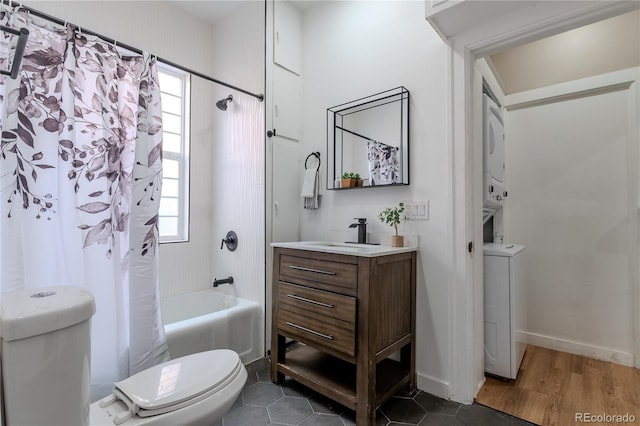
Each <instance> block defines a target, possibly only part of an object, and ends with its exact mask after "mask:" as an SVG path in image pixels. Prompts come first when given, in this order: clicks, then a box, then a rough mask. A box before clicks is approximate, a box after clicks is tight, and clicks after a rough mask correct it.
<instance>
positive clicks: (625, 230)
mask: <svg viewBox="0 0 640 426" xmlns="http://www.w3.org/2000/svg"><path fill="white" fill-rule="evenodd" d="M639 71H640V70H638V69H637V68H636V69H635V70H632V71H631V72H627V73H613V74H609V75H607V76H606V78H604V77H594V78H589V79H584V80H580V81H577V82H572V83H565V84H559V85H555V86H550V87H548V88H545V89H544V90H538V91H535V92H528V93H521V94H518V97H516V96H515V95H514V96H507V97H506V102H507V108H509V103H513V102H521V101H523V100H525V99H526V100H527V102H530V103H528V104H526V107H523V108H520V109H516V110H510V111H508V112H507V113H506V114H505V134H506V136H507V143H506V182H507V183H508V190H509V197H508V198H507V199H506V202H505V208H504V219H505V237H506V241H509V242H515V243H519V244H524V245H525V246H527V249H526V251H525V253H524V260H525V265H526V277H527V278H526V288H527V290H526V293H527V313H528V318H527V320H528V328H527V331H528V332H529V341H530V343H532V344H536V345H540V346H544V347H551V348H555V349H559V350H563V351H568V352H572V353H578V354H581V355H586V356H589V357H595V358H600V359H604V360H607V361H613V362H617V363H621V364H626V365H632V364H633V352H634V336H633V312H634V309H636V308H637V307H634V306H633V305H632V303H633V302H632V301H633V300H634V298H633V297H632V295H633V288H634V286H635V285H636V284H635V283H636V280H637V269H638V248H637V232H638V228H637V223H635V220H634V217H635V215H634V213H633V211H634V209H636V208H637V202H638V195H637V182H636V179H637V173H638V158H637V153H638V147H637V144H638V138H637V132H638V130H637V126H638V121H637V113H636V112H635V110H634V109H631V110H630V106H631V107H632V108H634V107H633V105H634V100H635V99H637V96H638V92H637V87H636V86H637V79H638V76H639V75H640V73H639ZM616 76H619V77H616ZM634 80H635V81H636V83H635V84H631V85H630V86H628V87H626V88H625V87H621V88H618V89H614V90H611V89H609V90H606V89H605V90H600V91H596V92H594V93H590V94H588V95H582V96H567V95H568V94H570V93H572V92H575V91H577V90H585V89H596V88H599V87H601V86H605V87H606V86H607V85H610V84H611V83H615V82H624V81H634ZM559 95H564V96H563V97H562V98H559V99H553V97H555V96H559ZM634 128H635V129H636V130H635V136H634V135H633V133H632V132H631V131H630V130H631V129H634ZM634 206H635V207H634ZM636 219H637V218H636Z"/></svg>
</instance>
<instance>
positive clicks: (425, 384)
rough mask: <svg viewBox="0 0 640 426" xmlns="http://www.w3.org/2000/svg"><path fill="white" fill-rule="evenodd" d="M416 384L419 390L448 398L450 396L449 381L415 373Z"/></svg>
mask: <svg viewBox="0 0 640 426" xmlns="http://www.w3.org/2000/svg"><path fill="white" fill-rule="evenodd" d="M416 376H417V382H418V383H417V385H418V389H420V390H421V391H424V392H427V393H430V394H432V395H435V396H439V397H440V398H444V399H447V400H448V399H449V398H450V397H451V389H450V388H449V382H445V381H443V380H440V379H436V378H434V377H431V376H429V375H426V374H423V373H417V374H416Z"/></svg>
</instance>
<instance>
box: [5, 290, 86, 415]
mask: <svg viewBox="0 0 640 426" xmlns="http://www.w3.org/2000/svg"><path fill="white" fill-rule="evenodd" d="M0 312H1V314H0V318H1V323H0V327H1V329H2V350H1V353H2V374H3V392H2V393H3V396H4V415H5V421H6V424H5V426H18V425H32V426H39V425H42V426H45V425H46V426H57V425H60V426H69V425H88V424H89V405H90V399H89V389H90V385H91V323H90V320H91V316H92V315H93V314H94V313H95V302H94V300H93V296H91V294H90V293H89V292H87V291H86V290H84V289H83V288H80V287H74V286H59V287H48V288H43V289H19V290H14V291H12V292H9V293H3V294H2V302H1V308H0Z"/></svg>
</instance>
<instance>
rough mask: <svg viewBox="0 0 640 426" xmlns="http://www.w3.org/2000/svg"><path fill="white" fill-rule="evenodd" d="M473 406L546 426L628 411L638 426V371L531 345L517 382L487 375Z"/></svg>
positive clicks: (639, 383) (639, 406)
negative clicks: (578, 415)
mask: <svg viewBox="0 0 640 426" xmlns="http://www.w3.org/2000/svg"><path fill="white" fill-rule="evenodd" d="M476 402H478V403H480V404H483V405H486V406H488V407H491V408H494V409H496V410H499V411H502V412H505V413H508V414H511V415H513V416H516V417H520V418H522V419H525V420H528V421H530V422H532V423H535V424H539V425H544V426H547V425H548V426H551V425H558V426H565V425H575V424H580V422H576V413H591V415H593V416H596V415H602V414H607V415H624V414H627V413H628V414H630V415H633V416H635V422H632V423H631V424H638V425H640V369H635V368H632V367H624V366H621V365H618V364H613V363H610V362H605V361H597V360H594V359H589V358H585V357H582V356H578V355H573V354H569V353H564V352H557V351H554V350H550V349H545V348H540V347H537V346H531V345H529V346H528V347H527V352H526V353H525V356H524V359H523V360H522V364H521V366H520V372H519V373H518V379H517V380H515V381H514V380H511V381H503V380H501V379H496V378H491V377H487V381H486V383H485V384H484V386H483V387H482V388H481V389H480V392H479V393H478V396H477V398H476ZM627 423H628V422H627ZM591 424H599V425H603V424H609V425H611V424H624V423H622V422H620V423H617V422H609V423H606V422H605V423H591Z"/></svg>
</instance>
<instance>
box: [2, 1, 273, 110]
mask: <svg viewBox="0 0 640 426" xmlns="http://www.w3.org/2000/svg"><path fill="white" fill-rule="evenodd" d="M0 3H1V4H6V5H7V6H9V7H17V8H21V9H24V10H26V11H27V12H28V13H30V14H32V15H35V16H37V17H39V18H42V19H46V20H47V21H50V22H53V23H55V24H58V25H61V26H64V27H66V26H73V27H75V28H79V29H81V30H82V32H83V33H85V34H89V35H92V36H94V37H98V38H100V39H102V40H103V41H105V42H107V43H111V44H113V45H116V46H120V47H122V48H123V49H127V50H130V51H132V52H133V53H137V54H139V55H142V53H143V51H142V50H140V49H138V48H137V47H133V46H129V45H127V44H125V43H120V42H119V41H117V40H115V39H112V38H110V37H106V36H103V35H102V34H98V33H96V32H95V31H91V30H88V29H86V28H84V27H81V26H80V25H75V24H72V23H70V22H67V21H64V20H62V19H59V18H56V17H55V16H51V15H48V14H46V13H44V12H40V11H39V10H36V9H33V8H31V7H28V6H24V5H22V4H20V3H18V2H13V1H11V0H1V1H0ZM153 56H155V57H156V59H157V60H158V61H160V62H164V63H165V64H167V65H171V66H172V67H175V68H178V69H180V70H182V71H184V72H187V73H189V74H193V75H195V76H197V77H200V78H203V79H205V80H208V81H212V82H214V83H217V84H220V85H222V86H225V87H228V88H230V89H233V90H237V91H238V92H242V93H244V94H247V95H249V96H253V97H254V98H257V99H258V100H259V101H260V102H262V101H263V100H264V95H263V94H262V93H257V94H256V93H252V92H249V91H248V90H244V89H241V88H240V87H237V86H234V85H233V84H229V83H226V82H224V81H221V80H218V79H217V78H213V77H210V76H208V75H206V74H202V73H201V72H198V71H194V70H192V69H190V68H187V67H185V66H183V65H179V64H176V63H175V62H171V61H168V60H166V59H163V58H160V57H159V56H156V55H153Z"/></svg>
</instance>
